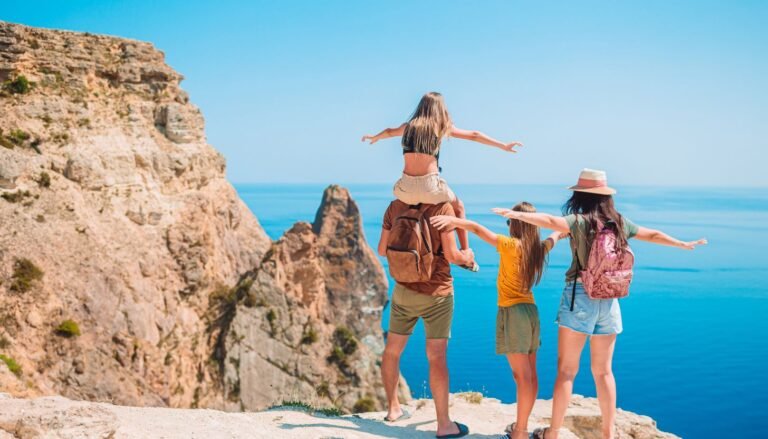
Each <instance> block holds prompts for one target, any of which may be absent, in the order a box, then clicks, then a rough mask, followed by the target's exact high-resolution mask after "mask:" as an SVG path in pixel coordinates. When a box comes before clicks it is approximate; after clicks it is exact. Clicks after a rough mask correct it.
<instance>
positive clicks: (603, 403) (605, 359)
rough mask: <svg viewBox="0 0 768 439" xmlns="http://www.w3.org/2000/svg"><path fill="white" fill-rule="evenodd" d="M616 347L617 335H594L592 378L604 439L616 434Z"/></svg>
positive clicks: (609, 438) (591, 341) (592, 341)
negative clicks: (593, 379)
mask: <svg viewBox="0 0 768 439" xmlns="http://www.w3.org/2000/svg"><path fill="white" fill-rule="evenodd" d="M615 346H616V334H613V335H594V336H592V339H591V340H590V351H591V355H592V358H591V363H592V376H593V377H594V378H595V387H596V388H597V400H598V401H599V402H600V414H601V415H602V418H603V439H613V437H614V435H615V434H616V379H614V377H613V369H612V367H611V364H612V363H613V348H614V347H615Z"/></svg>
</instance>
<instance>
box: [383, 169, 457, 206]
mask: <svg viewBox="0 0 768 439" xmlns="http://www.w3.org/2000/svg"><path fill="white" fill-rule="evenodd" d="M392 193H393V194H394V195H395V198H397V199H398V200H400V201H402V202H403V203H406V204H419V203H424V204H438V203H451V202H453V201H454V200H456V195H455V194H454V193H453V191H452V190H451V188H450V187H448V183H447V182H446V181H445V180H444V179H443V178H442V177H440V174H439V173H437V172H434V173H432V174H427V175H420V176H413V175H408V174H403V176H402V177H400V180H397V182H396V183H395V187H394V188H393V189H392Z"/></svg>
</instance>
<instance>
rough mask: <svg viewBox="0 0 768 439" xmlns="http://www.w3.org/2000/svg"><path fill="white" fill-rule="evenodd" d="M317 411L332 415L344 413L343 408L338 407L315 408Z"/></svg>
mask: <svg viewBox="0 0 768 439" xmlns="http://www.w3.org/2000/svg"><path fill="white" fill-rule="evenodd" d="M315 412H317V413H320V414H321V415H324V416H330V417H334V416H341V415H343V413H342V412H341V410H340V409H339V408H338V407H325V408H320V409H317V410H315Z"/></svg>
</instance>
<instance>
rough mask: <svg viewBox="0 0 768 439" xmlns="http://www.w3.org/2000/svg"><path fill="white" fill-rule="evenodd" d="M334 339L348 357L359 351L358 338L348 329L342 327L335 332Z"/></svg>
mask: <svg viewBox="0 0 768 439" xmlns="http://www.w3.org/2000/svg"><path fill="white" fill-rule="evenodd" d="M333 338H334V341H335V343H336V345H337V346H338V347H340V348H341V350H342V351H344V353H345V354H347V355H352V354H354V353H355V351H356V350H357V338H355V334H353V333H352V331H350V330H349V329H348V328H346V327H344V326H340V327H338V328H336V330H335V331H333Z"/></svg>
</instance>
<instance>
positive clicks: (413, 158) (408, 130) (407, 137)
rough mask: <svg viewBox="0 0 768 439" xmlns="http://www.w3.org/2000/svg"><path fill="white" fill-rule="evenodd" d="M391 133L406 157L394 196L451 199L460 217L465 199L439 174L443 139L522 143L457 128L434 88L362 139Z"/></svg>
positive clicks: (504, 146)
mask: <svg viewBox="0 0 768 439" xmlns="http://www.w3.org/2000/svg"><path fill="white" fill-rule="evenodd" d="M390 137H402V141H401V143H402V146H403V160H404V161H405V165H404V167H403V175H402V177H400V179H399V180H398V181H397V182H396V183H395V186H394V189H393V192H394V195H395V198H397V199H398V200H400V201H402V202H403V203H406V204H410V205H416V204H421V203H424V204H439V203H451V205H452V206H453V209H454V211H455V212H456V215H457V216H458V217H460V218H465V215H466V212H465V210H464V203H462V202H461V200H460V199H459V198H458V197H456V195H455V194H454V193H453V191H452V190H451V188H450V187H448V183H446V181H445V180H444V179H443V178H441V177H440V167H439V166H438V160H439V158H440V147H441V145H442V142H443V139H445V138H447V137H456V138H458V139H465V140H472V141H475V142H478V143H482V144H483V145H488V146H493V147H496V148H499V149H501V150H503V151H508V152H517V151H515V150H514V148H515V147H516V146H522V143H520V142H511V143H503V142H500V141H498V140H496V139H493V138H491V137H489V136H487V135H485V134H483V133H481V132H480V131H470V130H462V129H459V128H457V127H456V126H455V125H454V124H453V121H452V120H451V116H450V114H448V108H447V107H446V105H445V100H444V99H443V96H442V95H441V94H440V93H437V92H430V93H427V94H425V95H424V96H423V97H422V98H421V100H420V101H419V105H418V106H417V107H416V110H415V111H414V112H413V115H411V118H410V119H409V120H408V121H407V122H405V123H403V124H401V125H400V126H398V127H397V128H386V129H384V130H383V131H381V132H380V133H378V134H376V135H365V136H363V139H362V140H363V142H365V141H366V140H368V141H370V143H371V145H372V144H374V143H376V142H378V141H379V140H382V139H388V138H390ZM458 235H459V244H460V246H461V250H466V249H467V248H469V241H468V240H467V232H466V231H465V230H459V233H458ZM464 268H468V269H470V270H472V271H477V270H478V269H479V267H478V266H477V264H476V263H473V266H472V267H464Z"/></svg>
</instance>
